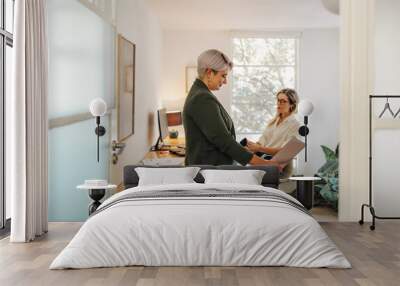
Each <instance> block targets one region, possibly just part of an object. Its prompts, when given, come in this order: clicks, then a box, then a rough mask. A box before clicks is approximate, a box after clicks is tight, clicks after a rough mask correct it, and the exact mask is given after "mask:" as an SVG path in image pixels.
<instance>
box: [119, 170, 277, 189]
mask: <svg viewBox="0 0 400 286" xmlns="http://www.w3.org/2000/svg"><path fill="white" fill-rule="evenodd" d="M136 167H146V168H183V166H181V167H180V166H160V167H158V166H146V165H128V166H125V167H124V186H125V189H129V188H133V187H136V186H137V185H138V183H139V176H138V174H137V173H136V171H135V168H136ZM195 167H200V168H201V169H202V170H205V169H219V170H249V169H250V170H263V171H265V175H264V177H263V179H262V185H263V186H265V187H271V188H278V186H279V170H278V168H277V167H274V166H233V165H223V166H210V165H198V166H195ZM194 180H195V181H196V182H197V183H204V178H203V176H202V175H201V174H200V173H198V174H197V176H196V178H194Z"/></svg>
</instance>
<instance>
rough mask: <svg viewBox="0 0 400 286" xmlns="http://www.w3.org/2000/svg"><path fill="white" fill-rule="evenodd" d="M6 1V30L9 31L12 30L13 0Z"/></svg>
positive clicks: (11, 31)
mask: <svg viewBox="0 0 400 286" xmlns="http://www.w3.org/2000/svg"><path fill="white" fill-rule="evenodd" d="M5 1H6V9H5V12H6V30H7V31H8V32H10V33H13V31H14V0H5Z"/></svg>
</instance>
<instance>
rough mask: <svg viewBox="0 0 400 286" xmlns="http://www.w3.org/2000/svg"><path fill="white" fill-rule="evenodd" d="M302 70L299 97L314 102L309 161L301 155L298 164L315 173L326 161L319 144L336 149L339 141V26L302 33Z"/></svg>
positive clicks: (308, 173) (305, 170)
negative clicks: (305, 160)
mask: <svg viewBox="0 0 400 286" xmlns="http://www.w3.org/2000/svg"><path fill="white" fill-rule="evenodd" d="M299 73H300V78H299V95H300V98H307V99H309V100H311V102H312V103H313V104H314V112H313V113H312V114H311V115H310V117H309V127H310V134H309V137H308V144H309V149H308V150H309V153H308V158H307V161H308V162H307V164H305V163H304V160H302V158H304V157H303V156H300V160H299V165H300V166H299V167H300V169H302V168H304V174H307V175H313V174H314V173H315V172H316V171H317V170H318V168H319V167H320V166H322V164H323V163H324V162H325V158H324V156H323V153H322V149H321V147H320V146H321V145H326V146H328V147H330V148H332V149H334V148H335V147H336V145H337V143H338V142H339V115H340V109H339V30H338V29H315V30H314V29H312V30H305V31H304V32H303V33H302V39H301V44H300V72H299ZM301 120H302V119H301ZM301 154H302V155H303V154H304V153H303V152H302V153H301Z"/></svg>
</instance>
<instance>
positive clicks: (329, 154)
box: [321, 145, 337, 161]
mask: <svg viewBox="0 0 400 286" xmlns="http://www.w3.org/2000/svg"><path fill="white" fill-rule="evenodd" d="M321 148H322V151H323V152H324V155H325V159H326V161H331V160H336V159H337V158H336V154H335V151H334V150H332V149H330V148H329V147H327V146H325V145H321Z"/></svg>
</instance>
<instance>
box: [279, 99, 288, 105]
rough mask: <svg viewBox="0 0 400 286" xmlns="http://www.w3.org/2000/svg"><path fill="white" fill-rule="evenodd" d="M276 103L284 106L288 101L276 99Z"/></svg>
mask: <svg viewBox="0 0 400 286" xmlns="http://www.w3.org/2000/svg"><path fill="white" fill-rule="evenodd" d="M276 102H277V103H278V104H285V103H288V102H289V101H287V100H284V99H277V100H276Z"/></svg>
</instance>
